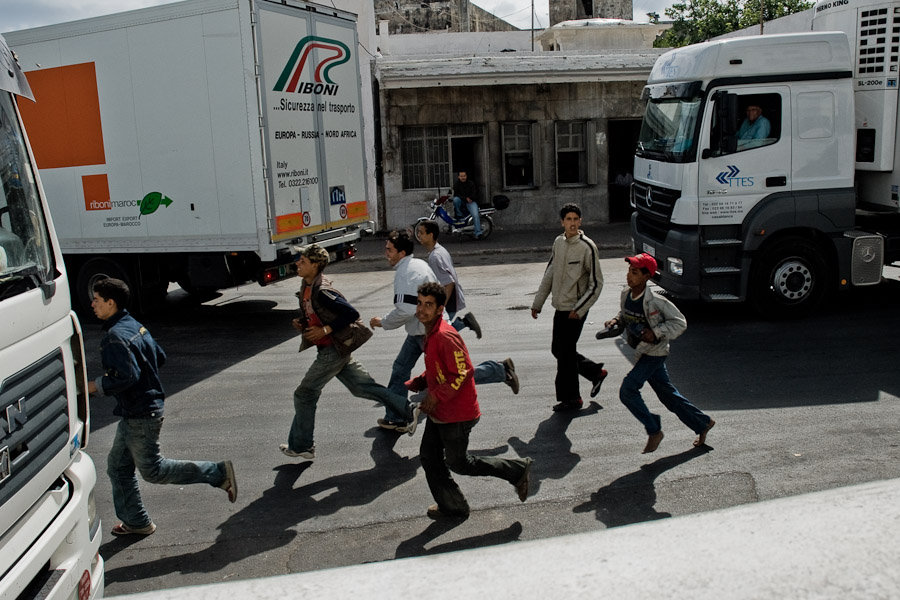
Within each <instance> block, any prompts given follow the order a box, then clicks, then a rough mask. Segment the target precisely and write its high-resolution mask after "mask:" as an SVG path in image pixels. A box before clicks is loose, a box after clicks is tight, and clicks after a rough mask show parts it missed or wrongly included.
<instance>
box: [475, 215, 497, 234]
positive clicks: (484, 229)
mask: <svg viewBox="0 0 900 600" xmlns="http://www.w3.org/2000/svg"><path fill="white" fill-rule="evenodd" d="M493 231H494V220H493V219H491V218H490V217H489V216H487V215H482V216H481V237H479V238H478V239H479V240H486V239H488V237H489V236H490V235H491V233H492V232H493Z"/></svg>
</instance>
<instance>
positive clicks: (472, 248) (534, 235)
mask: <svg viewBox="0 0 900 600" xmlns="http://www.w3.org/2000/svg"><path fill="white" fill-rule="evenodd" d="M555 225H557V226H555V227H540V228H500V227H497V228H495V229H494V231H493V233H491V236H490V237H489V238H488V239H486V240H474V239H472V238H471V237H470V236H467V235H453V234H449V233H443V232H442V233H441V236H440V238H439V239H438V242H440V244H441V245H442V246H444V247H445V248H447V251H448V252H450V255H451V256H454V257H456V256H476V255H482V254H523V253H528V254H535V255H536V257H535V258H536V259H537V260H545V259H547V258H549V257H550V247H551V246H552V245H553V240H554V239H555V238H556V236H558V235H559V234H561V233H562V227H561V226H558V224H555ZM630 227H631V225H630V223H627V222H623V223H610V224H601V225H585V226H584V232H585V233H586V234H587V235H588V237H590V238H591V239H592V240H594V243H595V244H597V249H598V250H600V256H601V258H613V257H616V256H625V254H628V253H630V252H631V230H630ZM388 233H389V232H387V231H382V232H378V233H376V234H375V235H372V236H363V238H362V239H361V240H360V241H359V243H358V244H357V248H358V249H359V253H358V254H357V256H356V259H355V260H357V261H359V262H368V261H378V260H384V242H385V240H386V239H387V235H388ZM417 249H418V247H417Z"/></svg>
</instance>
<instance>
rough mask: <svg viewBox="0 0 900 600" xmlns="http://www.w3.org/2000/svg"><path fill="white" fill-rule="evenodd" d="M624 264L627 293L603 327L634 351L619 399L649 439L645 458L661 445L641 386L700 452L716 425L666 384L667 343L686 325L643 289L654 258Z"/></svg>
mask: <svg viewBox="0 0 900 600" xmlns="http://www.w3.org/2000/svg"><path fill="white" fill-rule="evenodd" d="M625 261H626V262H627V263H628V273H627V274H626V275H625V280H626V282H627V284H628V287H626V288H625V289H624V290H622V300H621V307H622V308H621V310H620V311H619V314H618V315H617V316H616V317H614V318H612V319H610V320H609V321H607V322H606V323H605V325H606V327H607V328H615V329H621V330H622V331H624V333H625V339H626V340H627V341H628V345H629V346H631V347H632V348H634V349H635V355H636V356H637V362H635V364H634V367H633V368H632V369H631V371H630V372H629V373H628V375H626V376H625V379H624V380H623V381H622V387H621V388H620V389H619V399H620V400H621V401H622V404H624V405H625V406H626V407H627V408H628V410H629V411H631V414H633V415H634V416H635V417H636V418H637V420H638V421H640V422H641V424H642V425H643V426H644V428H645V429H646V430H647V435H648V436H649V437H648V438H647V445H646V446H644V451H643V453H644V454H647V453H648V452H653V451H654V450H656V449H657V448H658V447H659V443H660V442H662V439H663V432H662V425H661V420H660V418H659V415H655V414H653V413H651V412H650V410H649V409H648V408H647V405H646V404H645V403H644V400H643V398H641V387H642V386H643V385H644V382H645V381H646V382H647V383H649V384H650V387H651V388H653V391H654V392H656V395H657V396H658V397H659V401H660V402H662V403H663V406H665V407H666V408H668V409H669V410H670V411H672V412H673V413H675V415H676V416H677V417H678V418H679V419H681V422H682V423H684V424H685V425H687V426H688V427H690V428H691V429H692V430H694V432H695V433H697V434H698V435H697V439H695V440H694V446H701V445H703V444H705V443H706V434H708V433H709V430H710V429H712V428H713V425H715V424H716V422H715V421H713V420H712V419H711V418H709V417H708V416H707V415H705V414H703V412H702V411H701V410H700V409H699V408H697V407H696V406H694V405H693V404H691V403H690V401H688V399H687V398H685V397H684V396H682V395H681V392H679V391H678V389H677V388H676V387H675V386H674V385H672V382H671V381H670V380H669V372H668V370H667V369H666V357H667V356H668V355H669V341H670V340H674V339H675V338H676V337H678V336H679V335H681V334H682V333H683V332H684V330H685V329H687V320H686V319H685V318H684V315H683V314H681V311H679V310H678V308H676V307H675V305H674V304H672V303H671V302H669V301H668V300H667V299H666V298H663V297H662V296H656V295H655V294H653V292H651V291H650V288H649V287H647V282H648V281H649V280H650V277H652V276H653V274H654V273H655V272H656V259H655V258H653V257H652V256H650V255H649V254H647V253H642V254H638V255H637V256H629V257H628V258H626V259H625Z"/></svg>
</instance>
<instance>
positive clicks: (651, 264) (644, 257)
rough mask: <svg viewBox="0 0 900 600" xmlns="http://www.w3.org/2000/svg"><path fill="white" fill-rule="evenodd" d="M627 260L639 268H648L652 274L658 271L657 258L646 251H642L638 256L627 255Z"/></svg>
mask: <svg viewBox="0 0 900 600" xmlns="http://www.w3.org/2000/svg"><path fill="white" fill-rule="evenodd" d="M625 262H627V263H629V264H631V266H632V267H637V268H638V269H647V270H648V271H650V274H651V275H653V274H654V273H656V259H655V258H653V257H652V256H650V255H649V254H647V253H646V252H641V253H640V254H638V255H637V256H626V257H625Z"/></svg>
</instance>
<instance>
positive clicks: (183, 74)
mask: <svg viewBox="0 0 900 600" xmlns="http://www.w3.org/2000/svg"><path fill="white" fill-rule="evenodd" d="M6 37H7V41H8V42H9V44H10V47H11V48H12V49H13V51H15V52H16V53H17V54H18V56H19V60H20V63H21V64H22V67H23V69H24V70H25V71H26V75H27V77H28V80H29V82H30V84H31V87H32V89H33V90H34V93H35V97H36V98H37V103H35V104H34V106H26V107H24V108H23V117H24V119H25V124H26V127H27V128H28V130H29V135H30V136H31V140H32V146H33V148H34V152H35V156H36V158H37V162H38V167H39V168H40V170H41V177H42V178H43V181H44V187H45V189H46V190H47V196H48V198H49V200H50V208H51V210H52V211H53V215H54V218H55V220H56V222H57V223H58V227H59V229H58V234H59V239H60V243H61V244H62V249H63V253H64V255H65V258H66V263H67V265H68V267H69V272H70V273H71V278H72V279H71V283H72V286H73V298H75V299H76V305H81V307H82V308H86V307H87V304H88V303H89V301H90V298H91V292H90V290H91V287H92V284H93V282H94V281H96V280H97V278H98V277H101V276H104V275H109V276H114V277H118V278H121V279H124V280H125V281H127V282H128V283H129V284H130V285H131V288H132V290H135V291H136V292H137V294H136V296H137V297H138V299H139V300H141V301H142V303H143V305H144V307H146V306H147V305H150V304H153V303H154V302H155V301H157V300H158V299H160V298H161V297H162V296H164V295H165V292H166V289H167V288H168V285H169V283H170V282H173V281H175V282H178V283H179V284H181V286H182V287H183V288H185V289H186V290H188V291H194V290H214V289H220V288H224V287H229V286H232V285H236V284H239V283H242V282H246V281H254V280H256V281H258V282H259V283H260V284H261V285H265V284H267V283H270V282H272V281H275V280H278V279H282V278H285V277H289V276H293V275H294V273H293V271H292V269H291V267H292V262H293V260H294V255H295V254H296V251H297V248H298V247H302V246H304V245H307V244H310V243H313V242H315V243H318V244H320V245H322V246H325V247H327V248H328V249H329V251H330V252H331V253H332V257H333V258H334V259H336V260H338V259H342V258H346V257H348V256H351V255H352V254H353V253H354V252H355V248H354V243H355V241H356V240H358V239H359V236H360V232H361V231H362V230H363V229H368V228H371V227H372V223H371V221H369V217H368V205H367V186H368V181H367V174H366V165H365V152H364V145H363V130H362V128H363V110H362V105H361V97H360V93H361V91H360V75H359V62H358V60H357V57H356V50H357V31H356V19H355V16H354V15H353V14H351V13H348V12H344V11H340V10H337V9H334V8H331V7H325V6H319V5H315V4H309V3H305V2H299V1H293V0H285V1H284V2H270V1H268V0H187V1H185V2H178V3H174V4H167V5H163V6H158V7H152V8H146V9H140V10H135V11H130V12H124V13H119V14H114V15H109V16H102V17H95V18H91V19H86V20H82V21H74V22H71V23H64V24H60V25H51V26H47V27H39V28H35V29H31V30H23V31H17V32H11V33H8V34H6Z"/></svg>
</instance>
